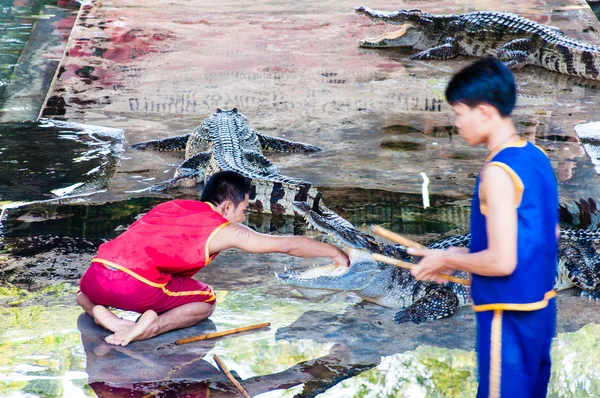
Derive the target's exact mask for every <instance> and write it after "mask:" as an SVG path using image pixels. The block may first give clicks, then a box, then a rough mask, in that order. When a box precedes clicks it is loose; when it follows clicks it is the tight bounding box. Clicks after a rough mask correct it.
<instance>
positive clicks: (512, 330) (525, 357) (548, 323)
mask: <svg viewBox="0 0 600 398" xmlns="http://www.w3.org/2000/svg"><path fill="white" fill-rule="evenodd" d="M555 329H556V302H555V300H550V301H549V302H548V306H547V307H546V308H542V309H540V310H535V311H502V310H497V311H485V312H478V313H477V360H478V361H477V362H478V368H479V388H478V390H477V398H487V397H510V398H520V397H523V398H530V397H531V398H538V397H540V398H542V397H545V396H546V392H547V390H548V381H549V380H550V346H551V344H552V338H553V337H554V331H555Z"/></svg>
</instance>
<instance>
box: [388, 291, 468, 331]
mask: <svg viewBox="0 0 600 398" xmlns="http://www.w3.org/2000/svg"><path fill="white" fill-rule="evenodd" d="M458 304H459V303H458V298H457V297H456V294H454V293H453V292H452V290H450V288H448V287H447V286H443V285H437V284H435V285H432V286H430V287H429V288H428V289H427V292H426V293H425V296H424V297H423V298H421V299H419V300H417V301H416V302H414V303H413V305H411V306H410V307H408V308H407V309H405V310H402V311H398V312H397V313H396V315H395V316H394V321H395V322H396V323H397V324H400V323H404V322H407V321H412V322H414V323H416V324H419V323H421V322H425V321H430V320H435V319H441V318H446V317H448V316H450V315H452V314H454V313H455V312H456V310H457V309H458Z"/></svg>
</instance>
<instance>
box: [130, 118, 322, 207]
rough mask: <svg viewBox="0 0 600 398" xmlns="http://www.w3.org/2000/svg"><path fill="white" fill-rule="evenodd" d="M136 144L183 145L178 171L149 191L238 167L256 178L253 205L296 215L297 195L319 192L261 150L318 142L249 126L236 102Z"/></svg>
mask: <svg viewBox="0 0 600 398" xmlns="http://www.w3.org/2000/svg"><path fill="white" fill-rule="evenodd" d="M132 148H133V149H141V150H143V149H152V150H157V151H183V150H185V158H184V161H183V162H182V163H181V164H179V166H178V167H177V169H176V171H175V176H174V177H173V178H171V179H169V180H166V181H163V182H160V183H158V184H154V185H153V186H151V187H150V188H149V190H150V191H155V192H158V191H164V190H166V189H169V188H172V187H176V186H181V187H192V186H195V185H196V184H197V183H198V182H199V181H203V182H204V183H205V182H206V180H208V178H209V177H210V176H211V175H213V174H214V173H216V172H218V171H222V170H231V171H236V172H238V173H240V174H242V175H243V176H246V177H248V178H251V179H252V185H253V189H252V193H251V195H250V199H251V201H250V205H249V208H250V210H254V211H257V212H264V213H273V214H287V215H293V214H294V213H293V206H292V203H293V201H295V200H301V201H308V202H312V200H313V199H314V197H315V196H316V195H317V191H316V189H315V188H314V187H313V186H312V184H310V183H309V182H306V181H303V180H301V179H298V178H292V177H287V176H284V175H282V174H281V173H280V172H279V167H277V165H276V164H275V163H273V162H272V161H270V160H269V159H267V158H266V157H265V156H264V155H263V150H269V151H277V152H317V151H320V150H321V149H320V148H319V147H317V146H314V145H309V144H304V143H301V142H294V141H289V140H286V139H283V138H278V137H272V136H269V135H266V134H262V133H259V132H257V131H255V130H254V129H253V128H252V127H250V125H249V123H248V119H247V118H246V116H244V115H243V114H242V113H241V112H239V111H238V109H237V108H233V109H232V110H229V111H226V110H221V109H219V108H218V109H217V111H216V112H215V113H213V114H212V115H211V116H209V117H207V118H206V119H204V121H203V122H202V123H201V124H200V125H199V126H198V127H196V128H195V129H194V130H193V131H192V132H191V133H189V134H184V135H179V136H173V137H167V138H164V139H158V140H150V141H144V142H141V143H138V144H134V145H132Z"/></svg>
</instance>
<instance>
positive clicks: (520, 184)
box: [488, 162, 525, 207]
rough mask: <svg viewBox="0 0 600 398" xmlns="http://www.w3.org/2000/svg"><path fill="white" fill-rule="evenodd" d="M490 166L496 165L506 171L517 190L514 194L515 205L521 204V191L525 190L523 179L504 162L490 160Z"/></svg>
mask: <svg viewBox="0 0 600 398" xmlns="http://www.w3.org/2000/svg"><path fill="white" fill-rule="evenodd" d="M488 165H490V166H498V167H500V168H501V169H502V170H504V171H506V172H507V173H508V175H509V176H510V178H511V179H512V180H513V184H515V189H516V190H517V192H516V195H515V206H516V207H519V205H520V204H521V200H522V199H523V191H524V190H525V184H523V180H521V177H519V175H518V174H517V173H516V172H515V171H514V170H513V169H512V168H511V167H510V166H509V165H507V164H506V163H501V162H490V163H488Z"/></svg>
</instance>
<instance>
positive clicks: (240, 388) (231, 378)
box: [213, 355, 250, 398]
mask: <svg viewBox="0 0 600 398" xmlns="http://www.w3.org/2000/svg"><path fill="white" fill-rule="evenodd" d="M213 358H214V359H215V362H216V363H217V365H219V369H221V372H223V373H225V376H227V378H228V379H229V381H231V382H232V383H233V385H234V386H235V388H237V389H238V391H239V392H241V393H242V395H243V396H244V397H246V398H250V395H248V392H246V390H244V387H242V385H241V384H240V383H239V382H238V381H237V380H236V379H235V378H234V377H233V376H232V375H231V373H229V370H227V366H225V364H224V363H223V361H221V358H219V357H218V356H216V355H215V356H214V357H213Z"/></svg>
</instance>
